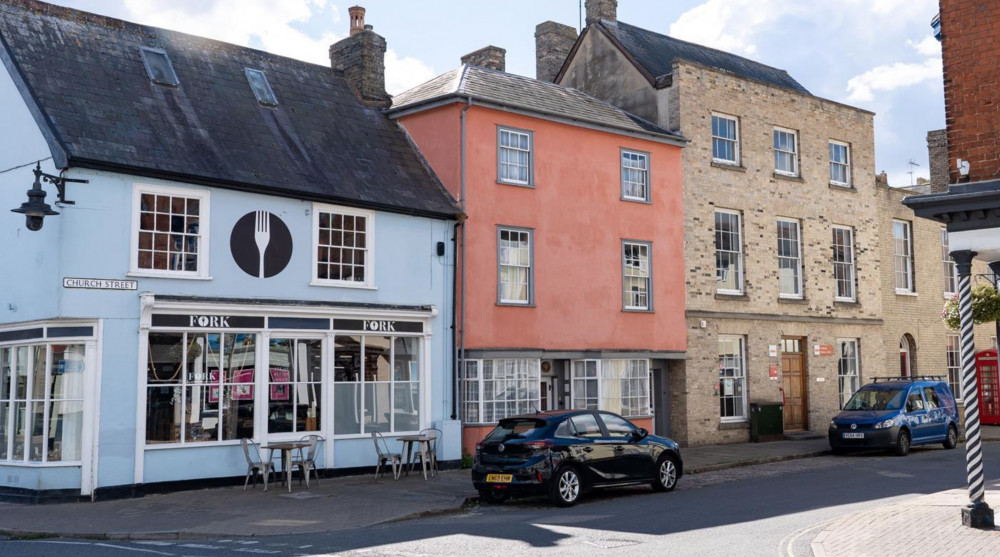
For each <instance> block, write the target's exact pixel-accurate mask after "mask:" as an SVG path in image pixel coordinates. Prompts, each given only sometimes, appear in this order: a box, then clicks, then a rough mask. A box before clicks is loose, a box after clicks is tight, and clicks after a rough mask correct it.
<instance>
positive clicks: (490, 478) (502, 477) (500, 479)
mask: <svg viewBox="0 0 1000 557" xmlns="http://www.w3.org/2000/svg"><path fill="white" fill-rule="evenodd" d="M486 481H487V482H493V483H500V484H509V483H510V482H512V481H514V475H513V474H486Z"/></svg>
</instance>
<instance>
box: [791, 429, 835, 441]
mask: <svg viewBox="0 0 1000 557" xmlns="http://www.w3.org/2000/svg"><path fill="white" fill-rule="evenodd" d="M824 437H825V436H824V435H820V434H819V433H813V432H811V431H786V432H785V439H786V440H787V441H808V440H810V439H823V438H824Z"/></svg>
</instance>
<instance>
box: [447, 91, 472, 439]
mask: <svg viewBox="0 0 1000 557" xmlns="http://www.w3.org/2000/svg"><path fill="white" fill-rule="evenodd" d="M470 108H472V97H471V96H470V97H467V98H466V104H465V106H464V107H462V112H461V113H460V114H459V121H460V122H461V124H460V125H461V139H460V140H459V142H460V143H461V149H462V154H461V163H460V165H461V168H460V170H459V175H460V177H461V190H460V191H459V195H460V198H459V200H458V205H459V208H460V209H461V211H462V216H461V217H460V220H459V221H458V222H456V223H455V235H456V241H458V240H457V236H458V232H459V227H462V230H461V232H462V239H461V242H460V243H459V245H458V248H459V251H458V253H456V255H460V257H461V260H462V285H461V295H462V297H461V302H460V304H452V309H453V311H455V312H456V313H458V318H459V320H460V321H459V322H460V323H461V326H460V327H456V328H455V329H454V334H455V335H456V337H457V338H456V339H455V340H456V341H457V342H455V343H454V347H455V365H454V366H453V367H452V372H453V374H454V382H455V384H454V388H455V396H453V397H452V401H453V402H452V413H451V417H452V419H455V418H457V417H458V408H459V404H460V401H459V397H461V388H460V386H459V377H460V372H461V368H460V366H462V365H464V362H465V228H464V223H465V219H466V218H467V217H466V214H467V213H466V212H465V113H466V112H467V111H468V110H469V109H470ZM455 273H458V264H457V262H456V265H455ZM452 287H453V288H454V289H458V288H459V286H458V284H455V281H452ZM459 305H460V306H461V308H459V307H458V306H459Z"/></svg>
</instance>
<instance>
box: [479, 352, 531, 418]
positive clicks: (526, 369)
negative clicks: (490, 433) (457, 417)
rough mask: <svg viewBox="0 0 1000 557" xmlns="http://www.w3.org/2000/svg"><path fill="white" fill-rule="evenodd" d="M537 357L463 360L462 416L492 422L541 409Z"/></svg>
mask: <svg viewBox="0 0 1000 557" xmlns="http://www.w3.org/2000/svg"><path fill="white" fill-rule="evenodd" d="M541 377H542V376H541V360H538V359H532V358H504V359H484V360H465V362H464V365H463V366H462V381H463V388H462V392H463V394H464V396H463V398H462V412H463V419H464V420H465V421H466V422H467V423H496V422H497V421H499V420H502V419H504V418H506V417H508V416H516V415H517V414H528V413H530V412H536V411H538V410H539V409H541V406H540V404H541Z"/></svg>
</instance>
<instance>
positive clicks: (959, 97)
mask: <svg viewBox="0 0 1000 557" xmlns="http://www.w3.org/2000/svg"><path fill="white" fill-rule="evenodd" d="M941 33H942V36H943V37H942V49H943V59H944V102H945V118H946V123H947V126H948V159H949V160H948V164H949V177H950V179H949V181H950V182H951V183H955V182H957V181H958V180H959V173H958V169H957V167H956V163H955V160H956V159H958V158H961V159H963V160H967V161H969V165H970V170H969V178H968V180H969V181H971V182H978V181H982V180H991V179H996V178H998V177H1000V174H998V171H1000V83H998V81H1000V80H998V77H1000V2H997V1H996V0H941Z"/></svg>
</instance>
